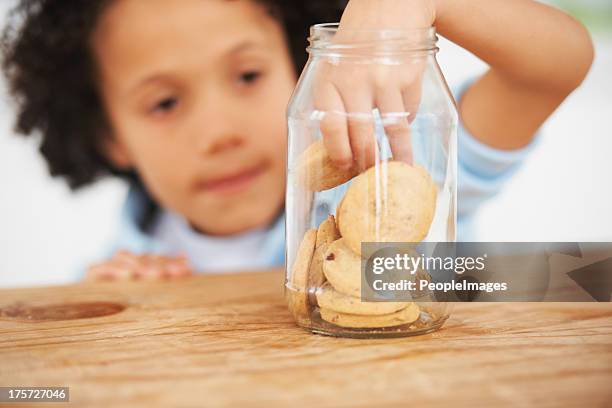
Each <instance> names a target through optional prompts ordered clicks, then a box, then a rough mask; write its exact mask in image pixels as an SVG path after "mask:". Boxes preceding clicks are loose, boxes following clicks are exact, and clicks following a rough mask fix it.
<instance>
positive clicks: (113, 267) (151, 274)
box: [85, 251, 193, 281]
mask: <svg viewBox="0 0 612 408" xmlns="http://www.w3.org/2000/svg"><path fill="white" fill-rule="evenodd" d="M190 275H193V270H192V269H191V267H190V266H189V261H188V260H187V258H186V257H185V256H176V257H173V256H161V255H148V254H145V255H137V254H133V253H131V252H129V251H118V252H117V253H116V254H115V255H114V256H113V257H112V258H111V259H110V260H108V261H105V262H101V263H98V264H95V265H92V266H91V267H89V269H88V270H87V274H86V276H85V280H87V281H99V280H106V281H118V280H156V279H174V278H181V277H185V276H190Z"/></svg>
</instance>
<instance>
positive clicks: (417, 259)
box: [372, 253, 487, 275]
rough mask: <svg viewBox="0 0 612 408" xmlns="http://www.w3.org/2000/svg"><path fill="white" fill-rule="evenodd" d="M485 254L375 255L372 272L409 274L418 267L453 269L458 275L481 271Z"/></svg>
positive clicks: (483, 267) (414, 271) (413, 272)
mask: <svg viewBox="0 0 612 408" xmlns="http://www.w3.org/2000/svg"><path fill="white" fill-rule="evenodd" d="M486 257H487V254H483V256H479V257H472V256H466V257H456V258H453V257H450V256H447V257H440V256H425V255H423V254H421V255H420V256H411V255H408V254H399V253H398V254H395V255H394V256H375V257H373V258H372V272H373V273H375V274H377V275H381V274H383V273H385V272H388V271H406V272H408V273H410V274H411V275H414V274H416V273H417V271H418V270H419V269H425V270H432V269H435V270H443V271H447V272H449V271H454V272H455V273H456V274H458V275H462V274H463V273H465V272H470V271H474V270H476V271H483V270H484V269H485V263H484V262H485V258H486Z"/></svg>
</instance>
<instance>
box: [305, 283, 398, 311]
mask: <svg viewBox="0 0 612 408" xmlns="http://www.w3.org/2000/svg"><path fill="white" fill-rule="evenodd" d="M317 303H318V304H319V307H320V308H323V309H327V310H330V311H333V312H339V313H347V314H354V315H363V316H377V315H385V314H390V313H395V312H397V311H399V310H401V309H405V308H406V307H408V306H409V305H410V302H362V301H361V299H360V298H358V297H353V296H347V295H344V294H342V293H340V292H338V291H336V290H335V289H334V288H333V287H332V286H331V285H330V284H329V282H327V283H325V284H324V285H323V286H322V287H321V288H320V289H319V290H317Z"/></svg>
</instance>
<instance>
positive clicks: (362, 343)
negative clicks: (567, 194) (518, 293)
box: [0, 271, 612, 407]
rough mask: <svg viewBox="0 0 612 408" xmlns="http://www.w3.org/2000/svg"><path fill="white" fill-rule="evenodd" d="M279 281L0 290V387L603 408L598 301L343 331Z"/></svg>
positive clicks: (238, 402) (159, 398)
mask: <svg viewBox="0 0 612 408" xmlns="http://www.w3.org/2000/svg"><path fill="white" fill-rule="evenodd" d="M282 285H283V275H282V273H281V272H280V271H274V272H259V273H248V274H236V275H223V276H198V277H194V278H189V279H185V280H182V281H178V282H128V283H94V284H80V285H74V286H66V287H49V288H32V289H18V290H2V291H0V308H1V309H2V312H0V316H2V317H0V385H3V386H60V385H62V386H69V387H70V397H71V401H72V402H71V406H78V407H89V406H91V407H134V406H146V407H174V406H260V405H288V404H290V403H291V404H292V405H293V406H296V407H302V406H315V407H325V406H334V407H336V406H363V407H377V406H384V405H399V406H414V407H421V406H440V407H448V406H470V407H473V406H489V407H491V406H499V405H503V406H543V407H548V406H576V407H591V406H592V407H604V406H607V407H610V406H612V304H610V303H602V304H597V303H563V304H562V303H532V304H524V303H523V304H521V303H504V304H502V303H497V304H496V303H481V304H458V305H456V306H455V310H454V312H453V314H452V317H451V318H450V319H449V321H448V322H447V323H446V325H445V326H444V328H443V329H442V330H440V331H438V332H436V333H432V334H428V335H424V336H420V337H412V338H404V339H386V340H355V339H337V338H329V337H324V336H319V335H313V334H310V333H309V332H307V331H305V330H303V329H300V328H298V327H296V326H295V325H294V324H293V321H292V319H291V317H290V316H289V313H288V312H287V309H286V307H285V305H284V302H283V297H282ZM42 306H44V307H42ZM50 306H53V307H50ZM38 307H40V308H38ZM100 314H105V316H99V317H94V316H95V315H100ZM20 316H21V317H20ZM24 316H30V317H32V318H33V320H31V321H23V320H20V319H23V317H24ZM60 405H61V406H63V405H64V404H40V406H47V407H48V406H60ZM1 406H3V405H2V404H0V407H1ZM18 406H20V407H21V406H26V405H25V404H19V405H18Z"/></svg>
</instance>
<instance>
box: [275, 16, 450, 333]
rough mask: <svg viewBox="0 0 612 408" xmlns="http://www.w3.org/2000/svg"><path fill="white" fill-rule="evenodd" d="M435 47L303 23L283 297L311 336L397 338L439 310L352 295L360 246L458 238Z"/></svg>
mask: <svg viewBox="0 0 612 408" xmlns="http://www.w3.org/2000/svg"><path fill="white" fill-rule="evenodd" d="M347 34H348V35H347ZM435 44H436V36H435V29H434V28H430V29H423V30H415V31H378V30H362V31H353V32H350V33H347V32H342V33H338V27H337V25H335V24H322V25H317V26H313V27H312V28H311V37H310V47H309V53H310V57H309V60H308V63H307V64H306V67H305V68H304V71H303V72H302V75H301V77H300V80H299V82H298V85H297V88H296V90H295V92H294V95H293V97H292V100H291V103H290V105H289V110H288V128H289V134H288V137H289V149H288V173H287V201H286V203H287V204H286V211H287V230H286V236H287V248H286V254H287V268H286V274H287V275H286V281H285V283H286V285H285V293H286V298H287V301H288V305H289V308H290V310H291V312H292V314H293V316H294V318H295V320H296V322H297V324H298V325H300V326H302V327H304V328H307V329H309V330H311V331H313V332H316V333H322V334H328V335H334V336H348V337H391V336H406V335H413V334H420V333H426V332H430V331H432V330H435V329H437V328H439V327H440V326H441V325H442V324H443V323H444V321H445V320H446V319H447V317H448V305H447V304H445V303H441V302H435V301H433V300H434V299H433V298H432V297H431V296H430V295H429V294H427V293H420V295H419V296H418V297H415V298H414V299H413V300H412V301H410V302H407V301H401V302H399V301H398V302H395V301H393V302H364V301H362V299H361V296H360V295H361V277H362V276H361V275H362V268H361V265H362V262H361V259H362V256H363V253H362V251H361V248H362V246H361V245H362V243H364V242H404V243H405V242H412V243H415V244H416V243H419V242H452V241H455V227H456V221H455V220H456V188H457V187H456V186H457V183H456V166H457V164H456V161H457V153H456V129H457V120H458V117H457V110H456V106H455V103H454V101H453V98H452V96H451V94H450V91H449V90H448V86H447V84H446V82H445V79H444V77H443V75H442V73H441V71H440V68H439V66H438V64H437V61H436V58H435V55H436V52H437V48H436V45H435ZM368 138H370V139H368ZM343 143H345V144H343ZM347 146H348V147H349V150H348V151H349V152H350V154H351V160H352V161H351V162H349V163H348V164H345V166H344V167H343V166H342V165H341V164H342V163H341V162H340V161H339V160H338V157H341V155H340V153H342V152H344V153H346V151H347V150H346V148H347ZM342 147H344V150H342ZM424 273H425V274H426V271H425V272H424Z"/></svg>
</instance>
